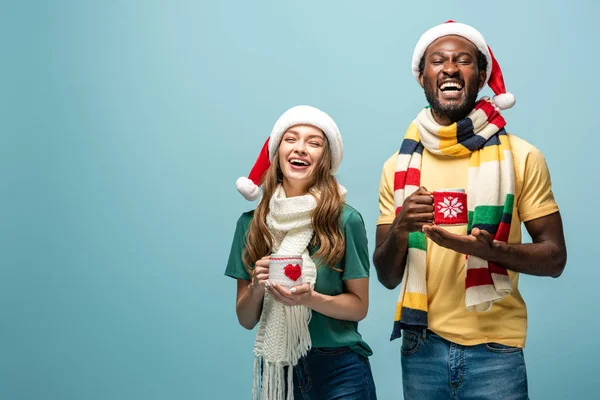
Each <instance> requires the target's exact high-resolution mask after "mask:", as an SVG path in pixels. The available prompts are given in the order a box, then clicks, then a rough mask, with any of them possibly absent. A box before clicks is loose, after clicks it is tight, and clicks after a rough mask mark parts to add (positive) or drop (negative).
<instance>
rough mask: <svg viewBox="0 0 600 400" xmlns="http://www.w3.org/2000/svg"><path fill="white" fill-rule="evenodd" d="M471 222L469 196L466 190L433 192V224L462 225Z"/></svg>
mask: <svg viewBox="0 0 600 400" xmlns="http://www.w3.org/2000/svg"><path fill="white" fill-rule="evenodd" d="M468 222H469V211H468V208H467V194H466V193H465V190H464V189H440V190H435V191H434V192H433V223H434V224H436V225H462V224H466V223H468Z"/></svg>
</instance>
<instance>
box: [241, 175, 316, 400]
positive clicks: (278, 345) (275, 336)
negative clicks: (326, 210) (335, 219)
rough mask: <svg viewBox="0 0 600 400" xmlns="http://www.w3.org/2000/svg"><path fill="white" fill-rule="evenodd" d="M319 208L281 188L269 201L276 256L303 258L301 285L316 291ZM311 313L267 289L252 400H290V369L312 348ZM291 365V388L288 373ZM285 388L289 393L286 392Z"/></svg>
mask: <svg viewBox="0 0 600 400" xmlns="http://www.w3.org/2000/svg"><path fill="white" fill-rule="evenodd" d="M316 206H317V200H316V198H315V197H314V195H313V194H306V195H304V196H298V197H290V198H287V197H285V192H284V190H283V187H282V186H281V185H279V187H278V188H277V189H276V190H275V193H274V194H273V196H272V197H271V200H270V202H269V214H268V215H267V227H268V228H269V231H270V233H271V237H272V239H273V249H272V250H273V251H272V253H273V254H276V253H279V254H282V255H300V254H301V255H302V263H303V264H302V283H308V284H309V285H311V286H312V287H313V288H314V284H315V282H316V281H317V269H316V267H315V263H314V262H313V260H312V259H311V258H310V254H309V252H308V249H307V247H308V244H309V243H310V240H311V239H312V236H313V228H312V220H311V217H312V211H313V210H314V209H315V207H316ZM310 317H311V310H310V309H309V308H308V307H305V306H301V305H297V306H287V305H284V304H282V303H280V302H278V301H276V300H275V299H274V298H273V297H271V296H270V295H269V292H268V291H267V292H266V293H265V297H264V300H263V308H262V313H261V316H260V321H259V323H258V330H257V332H256V341H255V343H254V381H253V385H252V398H253V399H262V400H283V399H287V400H292V399H293V398H294V390H293V372H292V368H293V367H294V366H295V365H297V364H298V360H299V359H300V358H301V357H303V356H305V355H306V354H307V353H308V350H309V349H310V348H311V340H310V333H309V331H308V323H309V321H310ZM285 367H287V368H288V371H287V385H286V379H285V372H284V371H285V370H284V368H285ZM286 387H287V393H286Z"/></svg>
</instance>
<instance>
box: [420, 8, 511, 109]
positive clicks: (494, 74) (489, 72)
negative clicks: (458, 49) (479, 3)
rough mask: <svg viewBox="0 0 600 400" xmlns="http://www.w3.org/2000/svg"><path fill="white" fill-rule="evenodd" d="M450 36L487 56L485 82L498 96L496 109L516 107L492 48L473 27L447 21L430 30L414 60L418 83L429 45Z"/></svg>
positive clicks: (422, 40)
mask: <svg viewBox="0 0 600 400" xmlns="http://www.w3.org/2000/svg"><path fill="white" fill-rule="evenodd" d="M449 35H456V36H462V37H464V38H465V39H467V40H468V41H470V42H471V43H473V44H474V45H475V47H477V49H478V50H479V51H481V52H482V53H483V54H484V55H485V58H486V59H487V64H488V65H487V69H486V74H485V81H486V83H487V84H488V86H489V87H490V88H491V89H492V91H493V92H494V94H495V95H496V96H494V98H493V102H494V104H495V105H496V107H498V108H499V109H501V110H506V109H508V108H511V107H512V106H514V105H515V96H513V94H512V93H509V92H507V91H506V86H505V85H504V77H503V76H502V70H501V69H500V64H498V61H497V60H496V58H495V57H494V54H493V53H492V49H490V47H489V46H488V45H487V43H486V41H485V38H484V37H483V35H482V34H481V33H480V32H479V31H478V30H477V29H475V28H473V27H472V26H469V25H466V24H461V23H459V22H454V21H452V20H449V21H446V22H445V23H443V24H440V25H437V26H434V27H433V28H431V29H429V30H428V31H427V32H425V33H424V34H423V35H422V36H421V38H420V39H419V41H418V42H417V45H416V46H415V51H414V52H413V58H412V72H413V75H414V76H415V78H416V79H417V81H418V80H419V76H420V74H421V72H420V71H419V63H420V62H421V58H423V55H424V54H425V51H426V50H427V47H429V45H430V44H431V43H433V42H434V41H436V40H437V39H439V38H441V37H443V36H449Z"/></svg>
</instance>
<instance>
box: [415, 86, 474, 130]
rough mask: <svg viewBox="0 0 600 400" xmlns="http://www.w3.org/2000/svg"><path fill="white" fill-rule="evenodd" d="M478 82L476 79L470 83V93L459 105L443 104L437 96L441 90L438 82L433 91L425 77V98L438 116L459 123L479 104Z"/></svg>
mask: <svg viewBox="0 0 600 400" xmlns="http://www.w3.org/2000/svg"><path fill="white" fill-rule="evenodd" d="M478 81H479V79H478V78H476V79H474V80H473V82H470V84H469V85H468V89H469V91H468V92H467V93H466V96H464V97H463V100H462V101H461V102H460V103H459V104H441V103H440V101H439V100H438V96H437V91H438V90H439V89H438V85H437V82H436V84H435V86H434V88H433V90H432V89H431V87H432V85H430V84H429V83H430V81H429V79H428V78H427V77H424V79H423V86H424V87H425V97H426V98H427V101H428V102H429V105H430V106H431V109H432V110H433V111H434V112H435V113H436V114H438V115H441V116H445V117H446V118H448V119H450V121H452V122H458V121H460V120H461V119H463V118H465V117H466V116H467V115H469V113H470V112H471V111H472V110H473V108H475V103H477V94H478V93H479V82H478ZM464 87H465V86H464V85H463V88H464ZM463 90H464V89H463Z"/></svg>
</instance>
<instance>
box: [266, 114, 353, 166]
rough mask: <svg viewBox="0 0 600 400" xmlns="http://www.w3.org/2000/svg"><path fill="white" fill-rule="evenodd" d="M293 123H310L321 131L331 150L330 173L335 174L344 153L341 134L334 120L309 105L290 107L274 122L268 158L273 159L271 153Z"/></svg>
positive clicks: (273, 152)
mask: <svg viewBox="0 0 600 400" xmlns="http://www.w3.org/2000/svg"><path fill="white" fill-rule="evenodd" d="M295 125H311V126H314V127H316V128H319V129H320V130H322V131H323V133H324V134H325V136H326V137H327V140H328V141H329V148H330V150H331V174H335V172H336V171H337V169H338V167H339V166H340V163H341V162H342V156H343V153H344V145H343V143H342V135H341V134H340V130H339V129H338V126H337V125H336V123H335V121H334V120H333V119H332V118H331V117H330V116H329V115H327V114H326V113H324V112H323V111H321V110H319V109H317V108H315V107H311V106H296V107H292V108H290V109H289V110H287V111H286V112H285V113H283V115H282V116H281V117H279V119H278V120H277V122H275V126H273V130H272V131H271V140H270V142H269V159H270V160H271V161H273V155H274V154H275V152H276V151H277V148H278V147H279V142H280V141H281V138H282V137H283V134H284V133H285V132H286V131H287V130H288V129H289V128H291V127H292V126H295Z"/></svg>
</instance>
